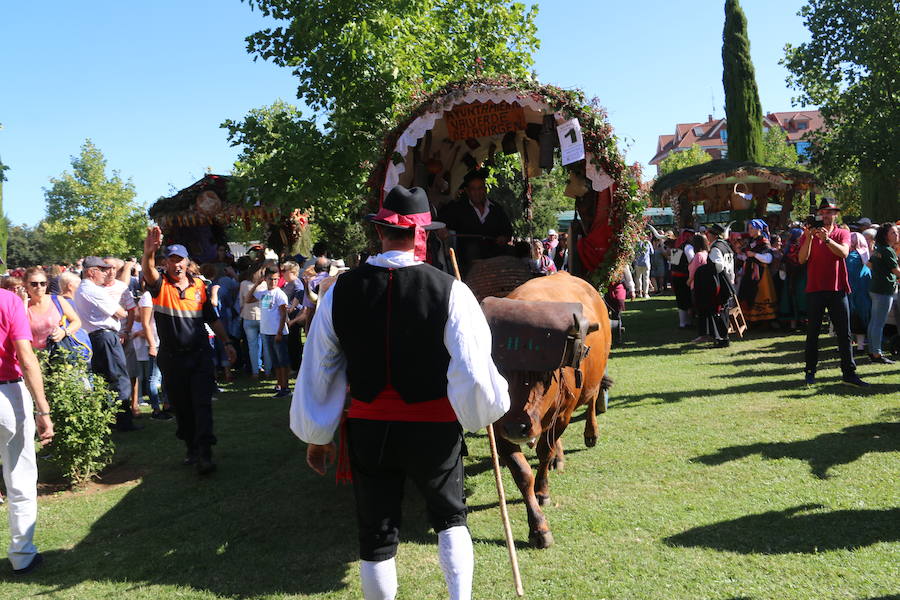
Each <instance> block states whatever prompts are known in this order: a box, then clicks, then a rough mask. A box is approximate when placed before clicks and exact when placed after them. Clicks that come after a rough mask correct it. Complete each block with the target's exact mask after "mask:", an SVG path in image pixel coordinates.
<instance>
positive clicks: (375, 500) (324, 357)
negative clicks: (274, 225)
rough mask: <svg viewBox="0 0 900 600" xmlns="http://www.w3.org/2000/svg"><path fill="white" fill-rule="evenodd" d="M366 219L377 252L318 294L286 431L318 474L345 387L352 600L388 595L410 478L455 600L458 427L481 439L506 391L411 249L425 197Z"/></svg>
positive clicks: (418, 237)
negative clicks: (357, 595) (356, 595)
mask: <svg viewBox="0 0 900 600" xmlns="http://www.w3.org/2000/svg"><path fill="white" fill-rule="evenodd" d="M369 220H371V221H372V223H374V224H375V226H376V231H377V233H378V236H379V238H380V239H381V249H382V252H381V253H380V254H378V255H376V256H373V257H370V258H369V259H368V260H367V261H366V263H365V264H363V265H361V266H360V267H358V268H356V269H353V270H351V271H348V272H347V273H344V274H343V275H341V276H340V277H339V278H338V279H337V281H336V282H335V284H334V285H333V286H332V287H330V288H329V289H328V290H327V291H326V292H325V293H324V294H323V295H322V296H321V297H320V298H319V307H318V310H317V312H316V316H315V318H314V319H313V321H312V326H311V328H310V332H309V337H308V338H307V342H306V346H305V348H304V356H303V361H302V363H301V366H300V374H299V377H298V378H297V384H296V387H295V389H294V398H293V402H292V404H291V416H290V424H291V430H292V431H293V432H294V433H295V434H296V435H297V437H299V438H300V439H301V440H303V441H305V442H307V443H308V444H309V446H308V448H307V455H306V459H307V463H308V464H309V466H310V467H311V468H312V469H313V470H314V471H316V472H317V473H319V474H324V473H325V471H326V467H327V464H328V463H329V462H330V461H331V460H333V458H334V455H335V452H336V451H335V448H334V444H333V443H332V438H333V436H334V432H335V431H336V430H337V428H338V426H339V424H340V422H341V416H342V414H343V413H344V405H345V396H346V395H347V387H348V385H349V395H350V404H349V410H348V411H347V418H346V422H345V424H346V427H344V428H342V431H343V432H344V434H343V435H342V436H341V444H342V446H344V444H346V447H347V450H348V458H349V467H350V471H351V473H352V479H353V486H354V495H355V497H356V515H357V523H358V526H359V547H360V558H361V561H360V580H361V583H362V589H363V596H364V598H365V599H366V600H376V599H378V600H381V599H392V598H394V597H395V595H396V593H397V573H396V566H395V562H394V555H395V554H396V551H397V545H398V542H399V527H400V517H401V514H400V505H401V500H402V497H403V488H404V482H405V480H406V479H407V478H409V479H411V480H412V481H413V482H414V483H415V484H416V486H417V487H418V489H419V491H420V492H421V493H422V495H423V497H424V499H425V503H426V505H427V509H428V516H429V519H430V521H431V525H432V526H433V527H434V529H435V531H436V532H437V534H438V557H439V561H440V565H441V569H442V570H443V572H444V577H445V579H446V582H447V587H448V590H449V596H450V598H451V599H453V600H456V599H468V598H470V597H471V588H472V573H473V569H474V553H473V549H472V540H471V537H470V535H469V530H468V528H467V526H466V504H465V497H464V488H463V465H462V456H463V455H464V454H465V442H464V441H463V437H462V429H466V430H468V431H476V430H478V429H481V428H482V427H485V426H486V425H487V424H489V423H492V422H493V421H495V420H497V419H498V418H500V417H501V416H502V415H503V414H504V413H505V412H506V411H507V410H508V408H509V395H508V391H507V385H506V381H505V380H504V379H503V378H502V377H501V376H500V374H499V373H498V372H497V368H496V367H495V365H494V363H493V361H492V360H491V332H490V329H489V328H488V325H487V322H486V320H485V318H484V314H483V313H482V311H481V308H480V307H479V305H478V302H477V300H476V299H475V297H474V296H473V295H472V292H471V291H470V290H469V289H468V288H467V287H466V286H465V285H464V284H462V283H460V282H459V281H457V280H455V279H454V278H453V277H451V276H450V275H448V274H446V273H443V272H441V271H439V270H438V269H435V268H434V267H432V266H431V265H428V264H426V263H423V262H421V260H422V258H424V247H423V246H422V244H421V243H417V242H424V239H425V236H424V229H425V228H426V227H427V226H428V225H429V224H430V223H431V213H430V211H429V205H428V198H427V196H426V194H425V191H424V190H422V189H420V188H412V189H409V190H408V189H406V188H404V187H403V186H396V187H395V188H394V189H392V190H391V191H390V193H389V194H388V195H387V197H386V198H385V200H384V204H383V207H382V209H381V210H380V211H379V212H378V213H377V214H375V215H370V216H369ZM342 450H343V448H342ZM338 475H339V477H340V476H341V466H340V464H339V466H338ZM413 595H414V594H413Z"/></svg>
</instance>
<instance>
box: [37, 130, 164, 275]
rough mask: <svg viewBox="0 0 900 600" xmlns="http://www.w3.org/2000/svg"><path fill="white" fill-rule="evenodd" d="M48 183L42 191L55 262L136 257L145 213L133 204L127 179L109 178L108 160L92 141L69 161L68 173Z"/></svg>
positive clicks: (47, 231)
mask: <svg viewBox="0 0 900 600" xmlns="http://www.w3.org/2000/svg"><path fill="white" fill-rule="evenodd" d="M50 183H51V184H52V185H51V186H50V189H45V190H44V196H45V198H46V200H47V218H46V220H45V222H44V227H45V230H46V233H47V241H48V243H49V245H50V249H51V251H52V252H53V253H54V254H55V255H56V256H57V257H58V258H59V259H61V260H74V259H77V258H78V257H81V256H88V255H98V256H104V255H107V254H110V255H115V256H125V255H129V254H138V250H139V249H140V248H141V245H142V244H143V237H144V235H146V227H147V217H146V212H145V209H144V207H143V206H141V205H140V204H138V203H137V202H136V201H135V191H134V184H132V183H131V180H130V179H129V180H128V181H125V180H123V179H122V178H121V176H120V175H119V172H118V171H113V172H112V176H111V177H108V176H107V174H106V159H105V158H104V157H103V153H102V152H100V150H99V149H98V148H97V147H96V146H95V145H94V144H93V143H92V142H91V141H90V140H86V141H85V142H84V145H82V147H81V153H80V155H79V156H73V157H72V172H71V173H69V172H64V173H63V174H62V175H61V176H60V177H59V178H54V179H51V180H50Z"/></svg>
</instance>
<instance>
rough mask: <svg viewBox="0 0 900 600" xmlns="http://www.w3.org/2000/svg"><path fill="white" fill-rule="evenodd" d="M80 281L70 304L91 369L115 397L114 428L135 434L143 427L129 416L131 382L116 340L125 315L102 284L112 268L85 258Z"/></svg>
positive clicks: (124, 359)
mask: <svg viewBox="0 0 900 600" xmlns="http://www.w3.org/2000/svg"><path fill="white" fill-rule="evenodd" d="M82 267H83V272H82V273H83V275H84V279H82V281H81V285H79V286H78V290H77V291H76V292H75V298H74V300H73V304H74V305H75V310H76V311H77V312H78V316H79V317H81V326H82V327H84V330H85V331H86V332H87V333H88V336H89V337H90V340H91V349H92V350H93V354H92V356H91V370H92V371H93V372H94V373H97V374H98V375H102V376H103V377H104V379H106V381H107V382H108V383H109V385H110V387H111V388H112V389H113V391H114V392H115V393H116V395H117V396H118V403H119V412H117V413H116V428H117V429H118V430H119V431H135V430H137V429H142V428H143V427H142V426H140V425H137V424H135V423H134V421H133V417H132V414H131V380H130V378H129V377H128V369H127V361H126V358H125V350H124V349H123V347H122V342H121V341H120V339H119V331H120V329H121V327H122V322H121V319H124V318H125V317H126V316H127V314H128V313H127V312H126V310H125V309H124V308H123V307H122V306H121V304H120V303H119V298H118V296H117V295H114V294H110V290H109V289H108V288H107V287H106V282H107V280H108V278H109V276H110V273H111V271H112V269H113V266H112V265H110V264H108V263H107V262H106V261H104V260H103V259H102V258H100V257H99V256H88V257H87V258H85V259H84V262H83V263H82Z"/></svg>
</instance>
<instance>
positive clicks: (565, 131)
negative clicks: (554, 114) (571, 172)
mask: <svg viewBox="0 0 900 600" xmlns="http://www.w3.org/2000/svg"><path fill="white" fill-rule="evenodd" d="M556 133H557V135H559V149H560V151H561V154H562V164H564V165H569V164H572V163H573V162H578V161H579V160H584V139H583V138H582V137H581V123H579V122H578V119H571V120H569V121H566V122H565V123H563V124H562V125H557V126H556Z"/></svg>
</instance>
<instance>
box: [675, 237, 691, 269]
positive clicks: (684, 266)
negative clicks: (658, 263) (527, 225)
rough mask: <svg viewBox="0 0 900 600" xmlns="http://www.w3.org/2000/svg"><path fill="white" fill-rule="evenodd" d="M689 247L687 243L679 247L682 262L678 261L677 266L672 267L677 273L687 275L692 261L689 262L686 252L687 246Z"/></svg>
mask: <svg viewBox="0 0 900 600" xmlns="http://www.w3.org/2000/svg"><path fill="white" fill-rule="evenodd" d="M687 245H688V242H685V243H683V244H681V245H680V246H678V249H679V250H681V253H682V254H681V260H679V261H678V264H677V265H672V270H673V271H675V272H676V273H687V272H688V265H689V264H690V262H691V261H689V260H688V257H687V252H685V251H684V248H685V246H687Z"/></svg>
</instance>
